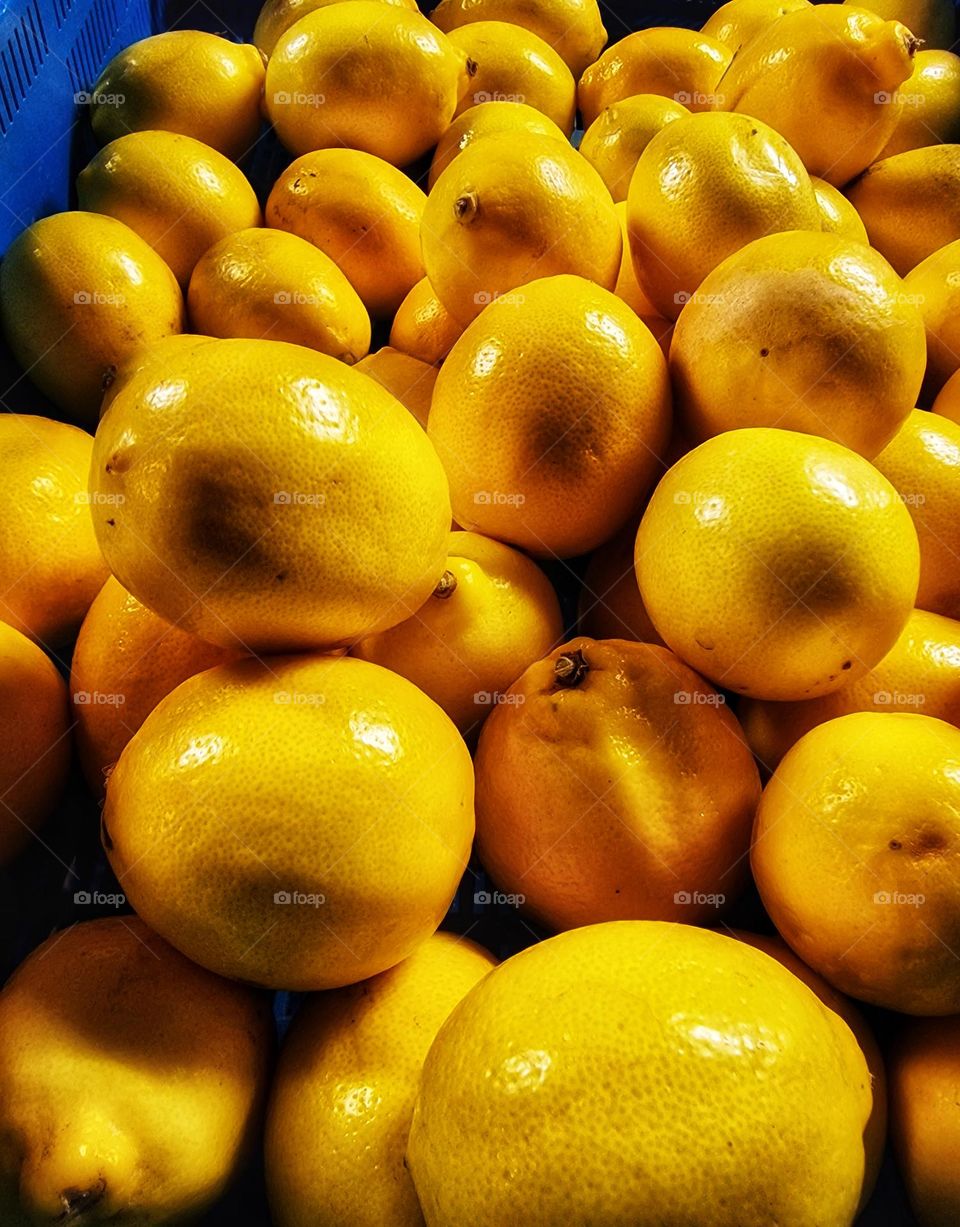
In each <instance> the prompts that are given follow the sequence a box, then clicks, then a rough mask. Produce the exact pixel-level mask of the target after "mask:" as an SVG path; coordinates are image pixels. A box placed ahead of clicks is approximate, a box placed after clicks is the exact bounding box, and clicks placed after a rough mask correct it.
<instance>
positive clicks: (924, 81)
mask: <svg viewBox="0 0 960 1227" xmlns="http://www.w3.org/2000/svg"><path fill="white" fill-rule="evenodd" d="M899 92H900V94H901V95H902V99H901V101H902V104H903V106H902V110H901V112H900V118H899V120H898V121H897V126H896V127H895V128H894V130H893V135H892V136H891V137H890V139H889V140H888V141H887V143H886V145H884V147H883V149H882V150H881V151H880V153H879V154H878V158H889V157H892V156H893V155H894V154H895V153H904V152H905V151H906V150H908V149H920V148H922V147H923V146H925V145H939V144H941V143H948V144H949V143H956V142H957V140H958V139H960V56H956V55H953V54H952V52H950V51H918V52H917V54H916V55H915V56H914V60H913V72H912V73H911V74H910V76H909V77H908V78H907V80H906V81H904V83H903V85H901V86H900V91H899Z"/></svg>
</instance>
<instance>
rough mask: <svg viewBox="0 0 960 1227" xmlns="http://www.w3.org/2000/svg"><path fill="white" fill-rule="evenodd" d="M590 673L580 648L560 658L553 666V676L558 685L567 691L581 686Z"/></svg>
mask: <svg viewBox="0 0 960 1227" xmlns="http://www.w3.org/2000/svg"><path fill="white" fill-rule="evenodd" d="M589 671H590V666H589V665H588V664H587V662H586V661H585V660H584V658H583V653H582V652H581V651H580V649H579V648H575V649H574V651H572V652H564V654H563V655H562V656H558V657H557V659H556V662H555V664H554V666H553V676H554V679H555V681H556V683H557V685H558V686H564V687H566V688H567V689H571V688H572V687H574V686H579V685H580V683H581V682H582V681H583V679H584V678H585V677H586V676H587V674H588V673H589Z"/></svg>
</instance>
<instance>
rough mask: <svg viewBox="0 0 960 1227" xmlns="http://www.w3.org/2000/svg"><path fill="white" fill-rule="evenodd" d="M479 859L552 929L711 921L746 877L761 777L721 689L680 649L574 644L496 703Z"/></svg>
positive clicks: (484, 775) (480, 793) (482, 768)
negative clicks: (679, 655)
mask: <svg viewBox="0 0 960 1227" xmlns="http://www.w3.org/2000/svg"><path fill="white" fill-rule="evenodd" d="M475 765H476V773H477V855H478V856H479V857H480V859H481V861H482V862H483V864H484V866H485V867H486V869H487V870H488V872H489V873H490V874H491V876H492V877H493V879H494V881H495V882H496V883H497V884H498V885H499V886H500V887H501V888H502V889H503V890H504V891H505V892H508V893H510V894H514V895H516V896H518V897H520V898H522V900H523V902H524V906H525V907H526V908H527V909H528V910H529V911H530V912H531V913H532V914H533V916H534V917H535V918H536V919H537V920H539V921H540V922H541V923H543V924H546V925H548V926H549V927H550V928H551V929H571V928H574V927H576V926H577V925H584V924H593V923H595V922H596V921H601V920H676V921H689V922H690V923H691V924H695V923H698V922H700V923H702V922H703V921H705V920H706V919H707V918H711V919H712V918H715V917H716V915H717V910H718V908H720V907H722V906H723V905H724V904H725V903H727V902H729V901H732V900H733V899H734V897H735V896H736V895H737V894H739V892H740V890H741V889H742V888H743V885H744V882H745V879H746V855H747V851H748V849H749V846H750V829H751V826H752V824H753V814H754V810H755V809H756V807H757V802H758V801H759V799H760V778H759V776H758V774H757V768H756V765H755V764H754V761H753V756H752V755H751V753H750V750H749V749H748V747H747V744H746V742H745V741H744V738H743V735H742V733H741V731H740V726H739V725H738V724H737V721H736V719H735V717H734V716H732V715H731V714H730V712H729V711H728V710H727V708H726V706H725V704H724V701H723V697H722V696H721V695H720V694H718V693H717V691H715V690H714V689H713V687H712V686H710V685H709V684H708V683H706V682H704V681H703V679H702V678H700V677H698V676H697V674H696V673H694V672H693V670H692V669H688V668H687V666H686V665H685V664H683V662H682V661H680V660H678V659H677V658H676V657H675V656H674V655H673V653H672V652H669V651H667V649H666V648H662V647H656V646H654V645H652V644H648V643H628V642H623V641H621V640H616V639H613V640H608V641H600V642H596V641H595V640H593V639H581V638H578V639H572V640H571V641H570V642H569V643H566V644H564V645H563V646H562V647H559V648H556V649H555V650H554V651H553V652H551V653H550V655H549V656H547V657H546V659H544V660H538V661H536V662H535V663H532V664H531V665H530V667H529V668H528V669H527V670H526V671H525V672H524V673H523V675H522V676H521V677H520V678H519V679H518V680H517V681H516V683H515V684H514V685H513V686H512V687H511V688H510V690H509V691H508V692H507V695H506V697H505V700H504V701H503V702H501V703H498V704H497V706H496V707H495V708H494V710H493V711H492V712H491V714H490V716H489V718H488V719H487V721H486V723H485V724H484V726H483V729H482V730H481V733H480V743H479V745H478V747H477V754H476V764H475Z"/></svg>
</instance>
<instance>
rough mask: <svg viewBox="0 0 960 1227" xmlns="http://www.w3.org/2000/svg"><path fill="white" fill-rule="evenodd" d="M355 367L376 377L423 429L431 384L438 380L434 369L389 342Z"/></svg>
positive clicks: (428, 408)
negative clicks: (393, 346)
mask: <svg viewBox="0 0 960 1227" xmlns="http://www.w3.org/2000/svg"><path fill="white" fill-rule="evenodd" d="M357 370H358V371H363V373H364V375H369V376H370V377H371V379H375V380H376V381H377V383H378V384H380V385H381V387H384V388H386V389H387V391H388V392H389V393H390V394H391V395H392V396H395V397H396V398H397V400H398V401H399V402H400V403H401V404H402V405H405V406H406V407H407V408H408V409H409V410H410V412H411V413H412V414H413V416H414V417H415V418H416V419H417V421H418V422H419V423H420V425H421V426H422V427H423V428H424V430H426V428H427V418H428V417H429V416H430V402H431V400H432V398H433V386H434V384H435V383H436V382H437V368H436V367H435V366H431V365H428V364H427V363H426V362H421V361H420V359H419V358H411V357H410V355H409V354H404V353H401V352H400V350H398V349H393V348H391V346H389V345H384V346H383V347H382V348H381V349H378V350H377V351H376V353H373V354H367V356H366V357H365V358H363V359H362V360H361V361H360V362H358V363H357Z"/></svg>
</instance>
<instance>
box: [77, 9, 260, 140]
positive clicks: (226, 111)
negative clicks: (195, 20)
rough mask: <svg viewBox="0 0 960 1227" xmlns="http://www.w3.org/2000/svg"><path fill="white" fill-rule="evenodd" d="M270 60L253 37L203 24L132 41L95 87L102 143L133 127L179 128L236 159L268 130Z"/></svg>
mask: <svg viewBox="0 0 960 1227" xmlns="http://www.w3.org/2000/svg"><path fill="white" fill-rule="evenodd" d="M264 71H265V70H264V60H263V56H262V55H261V54H260V52H259V51H258V50H257V48H256V47H254V46H252V45H251V44H249V43H239V44H237V43H234V42H230V40H229V39H226V38H219V37H218V36H217V35H215V34H206V33H204V32H203V31H200V30H169V31H167V32H165V33H163V34H154V35H153V36H152V37H150V38H144V39H141V41H140V42H137V43H132V44H131V45H130V46H129V47H127V48H126V50H124V51H121V52H120V54H119V55H117V56H115V57H114V58H113V59H112V60H111V61H110V63H109V64H108V65H107V66H106V68H105V69H104V70H103V72H102V73H101V74H100V78H99V80H98V81H97V83H96V85H95V86H94V87H93V91H92V121H93V131H94V133H95V134H96V136H97V138H98V140H99V141H100V142H101V144H106V143H107V141H113V140H116V139H117V137H119V136H125V135H126V134H127V133H128V132H144V131H161V132H179V133H181V134H182V135H183V136H192V137H193V138H194V139H195V140H198V141H203V143H204V144H205V145H210V146H211V147H212V148H214V149H217V150H219V152H220V153H222V154H225V155H226V156H227V157H228V158H233V159H234V160H236V159H239V158H241V157H242V156H243V155H244V154H245V153H248V152H249V151H250V150H251V149H252V148H253V146H254V145H255V144H256V142H257V137H258V135H259V132H260V124H261V117H260V104H261V101H262V98H263V84H264Z"/></svg>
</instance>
